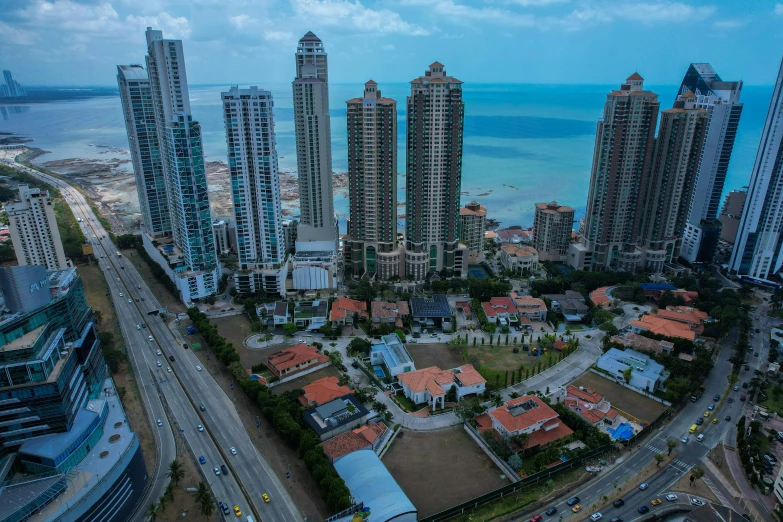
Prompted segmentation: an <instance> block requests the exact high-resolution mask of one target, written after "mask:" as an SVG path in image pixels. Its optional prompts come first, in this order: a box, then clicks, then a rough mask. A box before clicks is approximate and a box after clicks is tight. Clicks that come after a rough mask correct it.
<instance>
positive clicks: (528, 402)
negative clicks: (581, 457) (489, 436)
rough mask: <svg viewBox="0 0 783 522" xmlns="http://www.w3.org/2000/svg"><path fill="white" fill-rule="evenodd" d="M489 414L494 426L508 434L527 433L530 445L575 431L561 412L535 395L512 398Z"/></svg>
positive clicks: (500, 431)
mask: <svg viewBox="0 0 783 522" xmlns="http://www.w3.org/2000/svg"><path fill="white" fill-rule="evenodd" d="M487 415H488V416H489V420H490V421H491V423H492V424H491V425H492V428H493V429H495V430H496V431H497V432H498V433H500V434H501V435H503V436H504V437H511V436H513V435H522V434H525V435H527V436H528V439H527V443H526V444H525V448H526V449H527V448H532V447H535V446H542V447H543V446H546V445H547V444H550V443H552V442H554V441H556V440H560V439H562V438H565V437H568V436H569V435H571V434H572V433H573V430H572V429H571V428H569V427H568V426H566V425H565V424H563V422H562V421H561V420H560V415H558V414H557V412H556V411H555V410H553V409H552V408H550V407H549V406H548V405H547V404H546V403H545V402H544V401H542V400H541V399H540V398H539V397H537V396H535V395H523V396H522V397H518V398H516V399H511V400H510V401H508V402H507V403H505V404H504V405H503V406H501V407H499V408H496V409H494V410H492V411H490V412H489V414H487ZM479 424H480V425H481V423H479Z"/></svg>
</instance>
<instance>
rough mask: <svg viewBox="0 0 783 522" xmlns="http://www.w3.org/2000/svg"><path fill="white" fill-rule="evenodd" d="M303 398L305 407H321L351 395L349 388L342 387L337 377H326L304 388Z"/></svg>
mask: <svg viewBox="0 0 783 522" xmlns="http://www.w3.org/2000/svg"><path fill="white" fill-rule="evenodd" d="M302 391H304V393H303V394H302V397H303V398H304V401H303V402H304V403H305V405H309V404H315V405H316V406H320V405H322V404H326V403H327V402H329V401H333V400H334V399H336V398H338V397H342V396H343V395H347V394H349V393H351V389H350V388H349V387H348V386H340V385H339V384H338V379H337V377H324V378H322V379H318V380H317V381H313V382H311V383H310V384H306V385H305V386H302Z"/></svg>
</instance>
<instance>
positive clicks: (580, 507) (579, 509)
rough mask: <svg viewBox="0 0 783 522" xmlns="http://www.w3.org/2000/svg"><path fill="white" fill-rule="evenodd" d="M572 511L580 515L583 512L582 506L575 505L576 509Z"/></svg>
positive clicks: (573, 508)
mask: <svg viewBox="0 0 783 522" xmlns="http://www.w3.org/2000/svg"><path fill="white" fill-rule="evenodd" d="M571 511H573V512H574V513H579V512H580V511H582V504H577V505H575V506H574V507H572V508H571Z"/></svg>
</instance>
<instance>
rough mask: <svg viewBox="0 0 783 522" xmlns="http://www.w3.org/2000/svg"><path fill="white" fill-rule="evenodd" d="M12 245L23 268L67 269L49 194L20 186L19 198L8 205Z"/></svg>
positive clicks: (7, 211) (6, 208)
mask: <svg viewBox="0 0 783 522" xmlns="http://www.w3.org/2000/svg"><path fill="white" fill-rule="evenodd" d="M5 210H6V213H7V214H8V227H9V229H10V231H11V242H12V243H13V245H14V251H15V252H16V260H17V261H18V262H19V264H20V265H41V266H45V267H46V269H47V270H56V269H58V268H67V267H68V265H67V263H66V260H65V251H64V250H63V243H62V241H61V240H60V231H59V230H58V229H57V220H56V219H55V217H54V207H53V204H52V200H51V198H49V191H47V190H41V189H37V188H30V187H29V186H28V185H19V199H18V200H16V201H14V202H12V203H8V204H7V205H6V206H5Z"/></svg>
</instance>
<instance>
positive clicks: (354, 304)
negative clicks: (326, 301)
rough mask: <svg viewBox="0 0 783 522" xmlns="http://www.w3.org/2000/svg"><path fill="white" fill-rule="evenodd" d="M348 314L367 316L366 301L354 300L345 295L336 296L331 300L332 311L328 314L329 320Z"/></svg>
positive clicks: (339, 318)
mask: <svg viewBox="0 0 783 522" xmlns="http://www.w3.org/2000/svg"><path fill="white" fill-rule="evenodd" d="M348 314H351V316H353V314H359V316H360V317H367V303H365V302H364V301H355V300H353V299H348V298H347V297H338V298H337V299H336V300H335V301H333V302H332V313H331V314H330V315H329V319H330V320H331V321H337V320H342V319H345V318H346V316H347V315H348Z"/></svg>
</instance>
